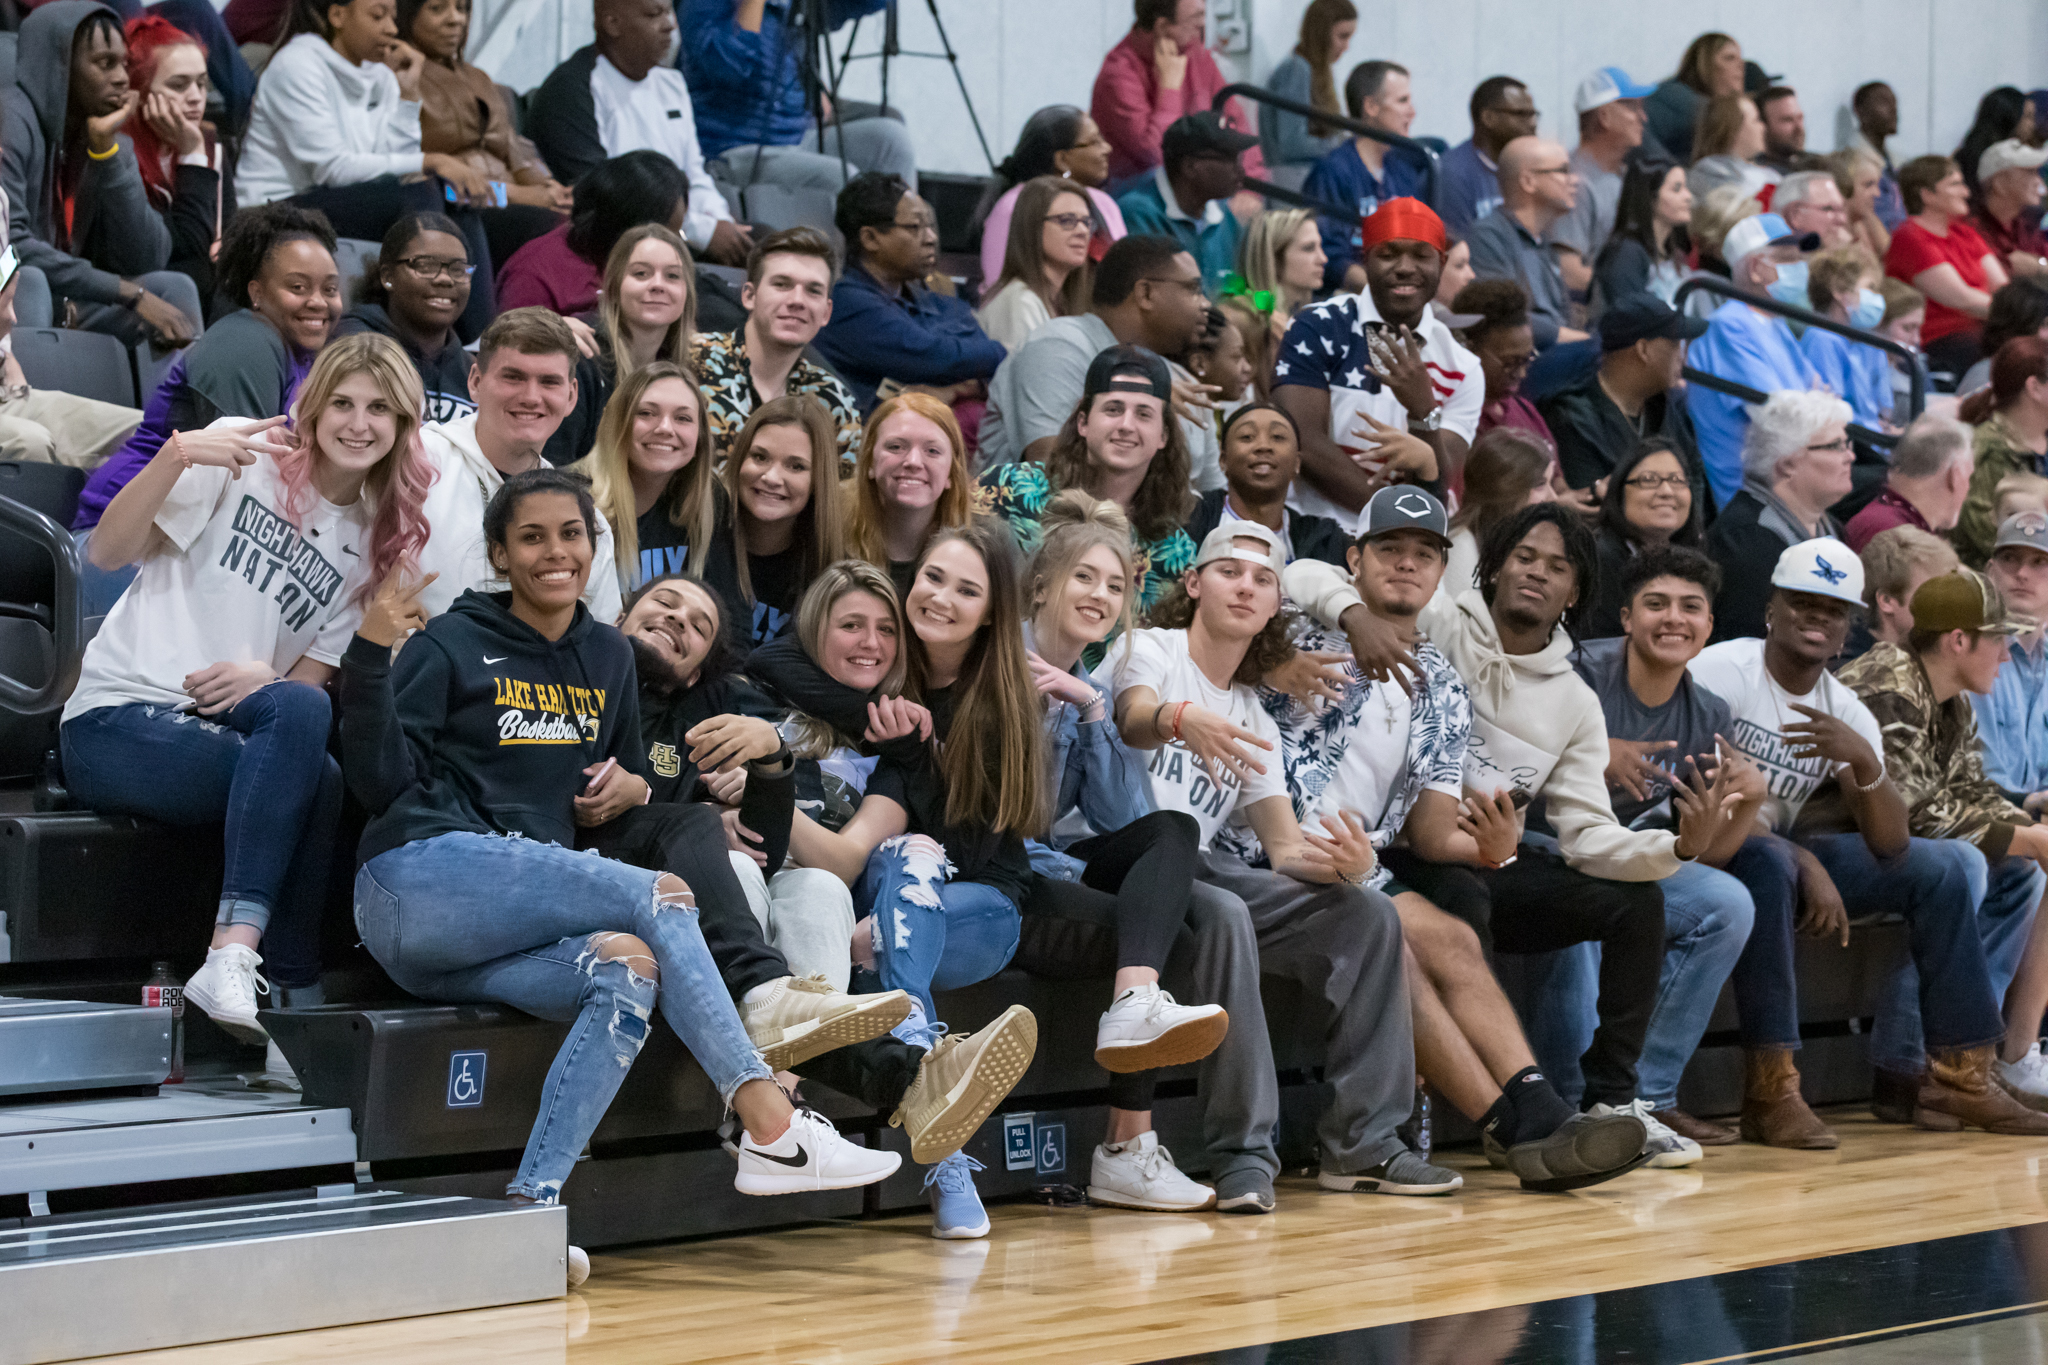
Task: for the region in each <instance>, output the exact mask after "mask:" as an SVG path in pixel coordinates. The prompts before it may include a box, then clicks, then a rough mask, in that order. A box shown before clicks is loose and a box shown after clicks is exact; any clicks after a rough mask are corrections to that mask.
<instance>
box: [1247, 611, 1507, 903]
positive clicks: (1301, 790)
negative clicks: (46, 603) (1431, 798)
mask: <svg viewBox="0 0 2048 1365" xmlns="http://www.w3.org/2000/svg"><path fill="white" fill-rule="evenodd" d="M1294 643H1295V648H1297V649H1300V650H1304V651H1317V650H1329V651H1332V652H1335V653H1339V654H1346V653H1349V652H1350V650H1351V646H1350V644H1349V642H1348V641H1346V640H1345V638H1344V636H1343V635H1342V634H1340V633H1336V632H1329V631H1322V630H1315V629H1311V630H1308V631H1305V632H1303V634H1302V635H1301V636H1300V638H1298V639H1297V640H1296V641H1295V642H1294ZM1415 658H1416V661H1417V662H1418V663H1420V664H1421V665H1422V679H1421V683H1420V685H1419V686H1418V687H1417V688H1416V689H1415V697H1414V700H1413V701H1412V703H1411V712H1410V716H1409V721H1408V733H1407V737H1406V741H1405V742H1406V745H1407V753H1406V756H1405V762H1404V763H1403V764H1402V767H1401V771H1400V774H1399V776H1398V778H1397V780H1396V781H1395V783H1394V785H1393V789H1392V790H1391V791H1390V792H1389V793H1388V799H1387V803H1386V806H1385V808H1384V809H1383V810H1382V811H1381V812H1380V813H1379V823H1378V825H1377V826H1376V827H1375V828H1373V829H1372V830H1370V831H1369V833H1370V834H1371V837H1372V846H1373V847H1374V848H1385V847H1386V846H1387V845H1388V844H1390V843H1392V842H1393V841H1394V839H1395V837H1396V836H1398V835H1399V834H1400V833H1401V828H1402V826H1404V825H1406V824H1407V823H1408V814H1409V812H1410V811H1412V810H1414V809H1415V803H1416V801H1417V800H1418V799H1419V798H1420V797H1421V795H1422V793H1423V792H1425V791H1432V790H1433V791H1443V792H1448V793H1451V794H1453V795H1457V794H1460V793H1462V791H1463V790H1464V777H1465V740H1466V737H1467V736H1469V735H1470V734H1471V732H1472V696H1471V694H1470V693H1469V692H1467V691H1466V690H1465V682H1464V679H1462V678H1460V677H1459V676H1458V670H1457V669H1455V668H1453V667H1451V661H1450V660H1449V659H1447V658H1445V657H1444V655H1443V653H1442V651H1440V650H1439V649H1438V648H1437V647H1436V646H1435V645H1433V644H1431V643H1429V642H1428V641H1427V640H1425V641H1423V642H1422V643H1421V644H1419V645H1418V646H1417V647H1416V650H1415ZM1344 671H1345V675H1346V676H1345V682H1344V689H1343V690H1344V696H1343V699H1342V700H1340V701H1334V702H1323V703H1321V704H1320V705H1318V706H1317V707H1315V708H1314V709H1311V708H1309V707H1307V706H1304V705H1303V704H1302V703H1301V702H1299V701H1297V700H1295V699H1294V698H1293V697H1290V696H1288V695H1287V694H1286V693H1285V692H1276V691H1274V690H1273V689H1272V688H1269V687H1262V688H1260V689H1259V704H1260V705H1262V706H1264V707H1265V708H1266V714H1267V715H1269V716H1271V717H1272V718H1273V721H1274V723H1275V724H1276V725H1278V726H1279V727H1280V756H1281V762H1282V764H1283V765H1284V767H1285V769H1286V773H1287V796H1288V799H1289V800H1290V801H1291V802H1292V803H1293V806H1294V818H1295V819H1297V820H1299V821H1301V822H1303V824H1304V825H1306V824H1308V823H1309V822H1310V821H1311V820H1312V819H1313V818H1314V816H1315V814H1316V812H1317V809H1318V808H1319V807H1320V806H1321V804H1322V800H1323V793H1324V792H1325V791H1326V790H1328V788H1329V786H1330V783H1331V781H1332V780H1333V779H1334V778H1335V776H1336V775H1337V771H1338V769H1339V767H1340V766H1341V765H1342V764H1343V762H1344V757H1345V755H1346V753H1348V752H1349V750H1350V748H1351V746H1352V745H1353V744H1369V743H1374V742H1381V743H1384V742H1387V741H1386V736H1385V735H1384V733H1383V732H1382V731H1381V730H1380V729H1379V728H1378V726H1377V723H1376V722H1375V721H1374V719H1373V715H1372V708H1373V707H1374V706H1375V705H1376V704H1377V703H1375V702H1374V701H1373V697H1374V695H1375V693H1376V691H1377V690H1378V689H1380V688H1384V687H1396V686H1398V685H1399V684H1397V683H1392V682H1386V683H1375V682H1371V681H1369V680H1367V678H1366V676H1365V675H1364V674H1363V673H1362V672H1360V671H1359V668H1358V665H1357V664H1356V663H1347V664H1346V665H1345V670H1344ZM1365 814H1366V816H1367V818H1368V819H1370V818H1371V816H1372V812H1366V813H1365ZM1216 847H1217V848H1218V849H1220V850H1225V851H1228V852H1231V853H1235V854H1236V855H1237V856H1238V857H1240V858H1243V859H1244V860H1245V861H1246V862H1250V863H1256V862H1259V861H1261V860H1262V859H1264V857H1265V850H1264V849H1262V848H1261V847H1260V846H1259V840H1258V836H1257V835H1255V834H1253V833H1252V830H1251V826H1250V825H1248V824H1245V823H1243V822H1241V821H1240V822H1237V823H1234V824H1231V825H1227V826H1225V827H1224V828H1223V830H1222V831H1221V832H1219V833H1218V834H1217V836H1216ZM1387 879H1388V874H1387V869H1386V868H1385V867H1384V866H1382V867H1376V868H1374V869H1373V874H1372V880H1371V881H1370V882H1369V883H1368V885H1370V886H1373V887H1379V886H1383V885H1384V884H1385V883H1386V881H1387Z"/></svg>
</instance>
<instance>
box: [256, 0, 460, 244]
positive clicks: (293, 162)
mask: <svg viewBox="0 0 2048 1365" xmlns="http://www.w3.org/2000/svg"><path fill="white" fill-rule="evenodd" d="M322 13H325V11H324V10H323V11H322ZM421 165H422V158H421V156H420V105H419V101H418V100H409V99H403V98H401V97H400V95H399V93H398V77H396V76H394V75H392V74H391V68H390V67H388V66H385V65H384V64H383V63H382V62H364V63H363V64H362V65H360V66H358V65H356V64H355V63H354V62H351V61H350V60H348V58H346V57H344V56H342V55H341V54H340V53H339V52H336V51H335V50H334V46H333V44H331V43H329V42H327V41H326V40H325V39H323V38H321V37H320V36H319V35H318V34H315V33H301V34H300V35H299V36H298V37H296V38H294V39H292V40H291V41H290V42H288V43H286V44H285V45H284V46H283V47H281V48H279V49H278V51H277V55H276V56H274V57H272V58H271V59H270V65H269V66H267V67H265V68H264V69H263V80H262V81H261V82H260V83H259V84H258V85H257V87H256V100H255V103H254V104H253V105H252V106H251V107H250V112H249V135H248V138H247V140H246V141H245V142H244V144H243V147H242V161H241V164H240V166H238V167H237V168H236V171H235V197H236V198H237V199H238V200H239V201H240V202H241V204H242V207H244V208H247V207H249V206H250V205H252V204H268V203H271V202H272V201H274V200H278V199H285V198H288V197H290V196H291V195H294V194H302V193H304V192H305V191H307V190H310V189H312V188H313V187H314V186H315V185H332V186H344V185H359V184H361V183H363V182H364V181H366V180H375V179H377V178H378V177H379V176H385V175H417V174H419V172H420V168H421Z"/></svg>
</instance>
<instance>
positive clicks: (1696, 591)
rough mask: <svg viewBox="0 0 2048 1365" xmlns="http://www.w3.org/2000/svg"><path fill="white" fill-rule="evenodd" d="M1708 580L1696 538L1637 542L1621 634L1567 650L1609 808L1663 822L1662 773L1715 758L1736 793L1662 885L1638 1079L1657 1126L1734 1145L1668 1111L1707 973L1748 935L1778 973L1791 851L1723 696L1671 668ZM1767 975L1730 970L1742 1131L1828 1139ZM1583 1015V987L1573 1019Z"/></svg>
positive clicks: (1776, 1142)
mask: <svg viewBox="0 0 2048 1365" xmlns="http://www.w3.org/2000/svg"><path fill="white" fill-rule="evenodd" d="M1720 587H1721V573H1720V570H1719V569H1718V568H1717V567H1716V566H1715V564H1714V562H1713V561H1712V560H1710V559H1708V558H1707V557H1706V556H1705V555H1703V554H1701V553H1700V552H1699V551H1698V550H1693V549H1688V548H1686V547H1684V546H1679V545H1665V546H1658V547H1654V548H1651V549H1648V550H1645V551H1644V552H1643V553H1641V554H1639V555H1637V556H1636V557H1635V558H1634V559H1632V560H1630V561H1629V564H1628V567H1627V569H1626V570H1625V572H1624V574H1623V576H1622V582H1621V601H1622V606H1621V630H1622V633H1621V635H1620V636H1619V637H1617V638H1615V639H1611V640H1589V641H1587V642H1586V643H1584V644H1582V645H1580V646H1579V651H1578V654H1577V655H1576V656H1575V657H1574V659H1573V661H1572V662H1573V666H1574V667H1575V668H1576V669H1577V670H1578V674H1579V676H1580V677H1581V678H1584V679H1585V680H1586V683H1587V685H1588V686H1589V687H1591V688H1592V689H1593V690H1594V692H1596V693H1598V694H1599V697H1600V709H1601V712H1602V713H1603V714H1604V715H1605V717H1606V720H1607V747H1608V751H1609V753H1610V755H1611V758H1610V761H1609V763H1608V768H1607V795H1608V798H1609V799H1610V801H1611V802H1612V803H1613V806H1614V818H1615V819H1617V820H1619V821H1621V822H1622V823H1623V824H1625V825H1628V826H1630V827H1631V828H1635V829H1644V828H1655V827H1658V826H1668V824H1669V823H1670V815H1669V811H1668V808H1667V806H1666V800H1667V798H1668V796H1669V794H1670V792H1671V791H1672V789H1673V787H1674V785H1675V784H1676V783H1677V782H1679V781H1682V780H1683V779H1684V778H1685V777H1686V776H1687V775H1688V774H1690V773H1691V772H1693V771H1695V770H1698V771H1710V770H1712V769H1713V767H1714V766H1715V764H1717V763H1719V764H1723V765H1725V766H1726V769H1727V773H1728V783H1727V785H1728V788H1729V790H1731V791H1733V792H1735V793H1737V795H1738V797H1739V800H1738V801H1737V804H1736V805H1735V807H1734V809H1733V811H1732V812H1731V815H1730V819H1729V822H1728V825H1727V827H1726V828H1725V829H1724V830H1723V831H1722V832H1721V835H1720V837H1719V838H1718V839H1716V840H1715V844H1714V847H1713V848H1710V849H1709V850H1707V852H1706V853H1704V854H1702V855H1701V856H1700V858H1699V860H1698V861H1696V862H1691V863H1687V864H1685V865H1683V866H1682V867H1680V868H1679V869H1678V871H1676V872H1674V873H1672V874H1671V875H1670V876H1669V877H1667V878H1665V879H1664V881H1663V882H1662V883H1661V885H1662V886H1663V888H1664V976H1663V980H1662V982H1661V983H1660V985H1659V988H1658V996H1657V1008H1656V1010H1655V1011H1654V1012H1653V1013H1652V1014H1651V1015H1650V1031H1649V1034H1648V1036H1647V1038H1646V1039H1645V1041H1644V1043H1643V1060H1642V1065H1641V1068H1640V1075H1639V1079H1638V1081H1637V1087H1638V1089H1639V1090H1640V1092H1641V1094H1642V1097H1643V1099H1644V1100H1646V1101H1647V1102H1648V1103H1649V1104H1650V1106H1651V1109H1652V1111H1653V1112H1654V1113H1655V1114H1656V1115H1657V1119H1658V1121H1659V1122H1660V1123H1662V1124H1664V1126H1665V1127H1667V1128H1670V1129H1671V1130H1672V1131H1673V1132H1676V1133H1678V1134H1680V1135H1681V1136H1683V1137H1688V1138H1691V1139H1692V1140H1693V1141H1694V1142H1697V1143H1699V1144H1700V1145H1702V1146H1708V1147H1712V1146H1722V1145H1725V1144H1728V1143H1732V1142H1734V1141H1735V1140H1736V1138H1737V1136H1738V1133H1737V1130H1736V1129H1733V1128H1729V1127H1725V1126H1723V1125H1721V1124H1718V1123H1709V1122H1706V1121H1705V1120H1702V1119H1697V1118H1694V1117H1692V1116H1691V1115H1689V1114H1687V1113H1685V1112H1684V1111H1682V1110H1680V1109H1679V1108H1678V1081H1679V1077H1680V1076H1681V1075H1683V1074H1684V1072H1685V1064H1686V1062H1687V1061H1689V1060H1690V1059H1691V1057H1692V1055H1693V1051H1694V1049H1696V1048H1697V1047H1698V1046H1699V1042H1700V1038H1701V1036H1702V1035H1703V1034H1704V1033H1705V1032H1706V1028H1707V1021H1708V1019H1709V1018H1710V1017H1711V1016H1712V1015H1713V1012H1714V1002H1715V1000H1716V999H1717V998H1718V997H1719V995H1720V993H1721V983H1722V982H1723V981H1724V980H1726V979H1728V977H1729V975H1730V972H1731V971H1739V964H1740V963H1741V962H1742V961H1743V960H1744V959H1745V958H1746V957H1750V956H1752V955H1751V954H1750V952H1749V949H1748V947H1747V944H1748V943H1749V941H1750V940H1752V939H1756V938H1762V939H1763V940H1764V943H1763V944H1762V945H1760V946H1759V948H1758V951H1757V953H1756V954H1754V955H1753V956H1754V957H1755V958H1756V960H1757V961H1758V962H1764V961H1767V960H1774V959H1777V958H1780V957H1781V958H1782V961H1783V967H1784V969H1785V970H1786V971H1788V972H1789V971H1790V969H1791V961H1790V953H1791V944H1792V932H1793V927H1794V926H1793V919H1792V910H1793V904H1794V901H1795V900H1796V898H1797V891H1798V885H1797V877H1796V869H1795V867H1794V866H1793V863H1792V860H1791V857H1790V851H1789V850H1788V849H1787V848H1786V847H1785V846H1784V844H1783V842H1782V841H1780V840H1775V839H1773V838H1771V837H1770V836H1768V835H1763V834H1760V833H1758V831H1757V824H1756V817H1757V813H1758V812H1759V811H1760V810H1761V809H1762V808H1763V804H1764V800H1765V798H1766V797H1767V796H1768V795H1769V793H1768V791H1767V790H1766V789H1765V787H1764V782H1763V774H1762V773H1761V772H1760V771H1759V770H1758V769H1757V767H1756V765H1755V764H1753V763H1751V762H1750V761H1749V760H1748V759H1746V758H1744V757H1742V755H1741V754H1740V753H1739V752H1737V751H1735V750H1733V749H1731V748H1729V747H1728V741H1727V736H1728V735H1729V734H1730V733H1732V731H1733V729H1734V724H1735V722H1734V718H1733V717H1732V716H1731V715H1730V714H1729V711H1728V704H1727V703H1726V702H1724V701H1722V700H1721V699H1720V698H1719V697H1717V696H1715V695H1714V694H1713V693H1712V692H1710V691H1708V690H1707V689H1706V688H1705V687H1704V686H1702V685H1700V684H1699V683H1697V682H1695V681H1694V680H1693V679H1692V678H1691V676H1690V675H1689V674H1688V673H1687V672H1686V666H1687V665H1688V664H1690V663H1691V662H1692V661H1693V659H1694V658H1695V657H1696V656H1697V655H1698V654H1699V652H1700V651H1701V650H1702V649H1704V648H1705V647H1706V644H1707V641H1708V639H1709V638H1710V637H1711V636H1712V635H1713V631H1714V612H1713V601H1714V595H1715V594H1716V593H1717V592H1719V591H1720ZM1752 922H1753V923H1754V928H1752V927H1751V926H1752ZM1565 975H1569V974H1565ZM1554 979H1555V978H1554ZM1768 980H1769V978H1767V977H1763V976H1762V975H1761V974H1760V973H1756V972H1751V973H1749V974H1747V975H1746V976H1743V975H1738V976H1737V978H1736V1001H1737V1003H1738V1004H1740V1005H1743V1006H1746V1008H1744V1009H1743V1010H1742V1033H1743V1049H1744V1051H1743V1060H1744V1067H1745V1072H1746V1080H1745V1086H1744V1092H1743V1112H1742V1122H1741V1135H1743V1136H1747V1137H1748V1138H1749V1140H1750V1141H1752V1142H1762V1143H1765V1144H1767V1145H1770V1146H1774V1147H1802V1148H1808V1149H1826V1148H1832V1147H1834V1146H1835V1145H1836V1139H1835V1135H1834V1134H1833V1133H1831V1132H1829V1131H1828V1130H1827V1128H1826V1127H1825V1126H1824V1125H1823V1124H1821V1122H1820V1120H1819V1119H1817V1118H1815V1117H1814V1115H1813V1111H1812V1110H1810V1109H1808V1108H1807V1107H1806V1102H1805V1101H1804V1100H1803V1099H1801V1098H1800V1095H1799V1073H1798V1071H1797V1070H1796V1069H1794V1067H1793V1066H1792V1051H1793V1050H1794V1049H1796V1048H1797V1047H1798V1046H1799V1021H1798V1020H1797V1019H1796V1018H1794V1017H1792V1016H1790V1015H1789V1014H1787V1013H1786V1003H1785V1001H1784V1000H1783V998H1782V997H1781V996H1777V995H1774V994H1771V993H1769V992H1768V990H1767V989H1765V987H1767V985H1768ZM1759 995H1761V996H1763V997H1764V998H1763V999H1757V998H1756V997H1758V996H1759ZM1558 1013H1563V1014H1565V1016H1566V1017H1567V1018H1571V1017H1575V1015H1574V1012H1572V1011H1569V1010H1567V1011H1558ZM1591 1013H1592V1000H1591V998H1590V992H1588V993H1587V996H1586V998H1585V999H1584V1001H1583V1004H1582V1005H1581V1006H1580V1007H1579V1009H1578V1011H1576V1017H1584V1016H1586V1015H1590V1014H1591Z"/></svg>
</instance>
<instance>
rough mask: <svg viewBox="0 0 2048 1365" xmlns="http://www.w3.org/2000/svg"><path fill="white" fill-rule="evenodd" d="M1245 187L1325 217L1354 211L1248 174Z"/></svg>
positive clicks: (1338, 215)
mask: <svg viewBox="0 0 2048 1365" xmlns="http://www.w3.org/2000/svg"><path fill="white" fill-rule="evenodd" d="M1244 187H1245V188H1246V189H1248V190H1250V191H1251V192H1252V193H1253V194H1262V195H1264V196H1265V197H1266V198H1268V199H1277V200H1279V201H1280V202H1281V203H1283V204H1292V205H1294V207H1296V208H1298V209H1309V210H1312V211H1313V212H1316V213H1319V214H1321V215H1322V216H1323V217H1325V218H1349V217H1350V216H1351V214H1352V212H1353V210H1351V209H1345V208H1339V207H1337V206H1336V205H1335V204H1333V203H1331V202H1330V201H1329V200H1327V199H1317V198H1315V197H1314V196H1312V195H1307V194H1303V193H1302V192H1301V191H1300V190H1290V189H1288V188H1287V187H1286V186H1284V185H1275V184H1273V183H1272V182H1271V181H1268V180H1254V179H1252V178H1251V177H1250V176H1246V177H1245V178H1244Z"/></svg>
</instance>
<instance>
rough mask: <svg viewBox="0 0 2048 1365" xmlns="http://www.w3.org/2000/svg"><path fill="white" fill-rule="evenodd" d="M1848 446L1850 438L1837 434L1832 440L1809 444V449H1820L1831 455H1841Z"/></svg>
mask: <svg viewBox="0 0 2048 1365" xmlns="http://www.w3.org/2000/svg"><path fill="white" fill-rule="evenodd" d="M1848 448H1849V438H1848V437H1846V436H1837V437H1836V438H1835V439H1834V440H1832V441H1819V442H1816V443H1814V444H1812V445H1809V446H1807V449H1808V450H1818V451H1822V452H1824V453H1826V454H1829V455H1839V454H1841V453H1842V452H1843V451H1845V450H1847V449H1848Z"/></svg>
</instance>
